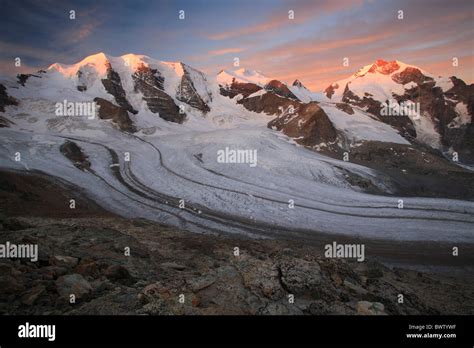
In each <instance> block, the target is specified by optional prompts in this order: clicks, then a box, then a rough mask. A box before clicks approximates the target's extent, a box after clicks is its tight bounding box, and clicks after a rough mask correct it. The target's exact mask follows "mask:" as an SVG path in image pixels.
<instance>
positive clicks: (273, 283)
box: [0, 173, 474, 315]
mask: <svg viewBox="0 0 474 348" xmlns="http://www.w3.org/2000/svg"><path fill="white" fill-rule="evenodd" d="M1 178H2V180H1V181H0V183H1V185H0V207H1V211H2V215H1V216H0V243H5V242H6V241H9V242H10V243H16V244H37V245H38V248H39V259H38V261H37V262H30V261H29V260H11V259H0V313H1V314H152V315H154V314H158V315H168V314H313V315H320V314H362V315H366V314H381V315H384V314H473V313H474V283H473V281H472V277H470V278H469V277H467V276H466V275H456V277H454V276H447V275H441V274H429V273H421V272H418V271H410V270H405V269H401V268H388V267H386V266H383V265H382V264H381V263H379V262H377V261H374V259H372V258H370V257H369V258H367V259H366V261H365V262H362V263H361V262H356V261H353V262H352V261H346V260H338V259H327V258H325V257H324V255H323V249H322V248H321V247H317V246H314V245H304V244H301V243H298V242H296V241H284V240H249V239H247V238H239V237H232V236H216V235H199V234H193V233H189V232H186V231H180V230H177V229H175V228H170V227H167V226H163V225H160V224H157V223H153V222H149V221H145V220H138V219H137V220H133V219H132V220H131V219H123V218H120V217H116V216H113V215H111V214H109V213H107V212H105V211H103V210H101V209H100V208H98V207H97V206H96V205H94V204H93V203H92V202H90V201H87V200H86V199H85V198H81V199H82V200H79V202H81V206H82V209H80V211H79V210H78V212H77V215H76V216H75V217H70V216H72V215H71V211H70V210H69V209H68V208H67V204H63V203H62V202H65V201H66V199H65V198H66V197H68V194H67V192H68V190H70V189H71V188H68V187H67V186H65V185H59V184H57V183H51V182H50V181H48V180H47V179H46V178H44V177H41V176H37V175H30V174H29V175H19V174H11V173H10V174H8V173H2V176H1ZM32 180H35V182H36V183H38V182H39V180H43V181H44V182H42V185H31V186H29V184H31V181H32ZM45 188H46V190H44V189H45ZM25 192H29V195H27V194H26V193H25ZM76 195H77V192H76ZM47 207H50V208H49V210H47V209H46V208H47ZM75 214H76V213H75ZM68 216H69V217H68ZM235 248H239V254H238V255H236V253H235V251H236V249H235ZM127 251H130V253H129V255H128V253H127ZM71 294H74V295H75V300H76V301H75V303H70V295H71ZM400 294H401V295H403V303H399V302H398V300H399V295H400ZM290 295H293V296H294V303H293V301H291V296H290ZM180 300H181V301H180Z"/></svg>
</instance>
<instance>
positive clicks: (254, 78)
mask: <svg viewBox="0 0 474 348" xmlns="http://www.w3.org/2000/svg"><path fill="white" fill-rule="evenodd" d="M234 80H235V81H236V82H241V83H254V84H256V85H258V86H261V87H263V86H264V85H265V84H267V83H268V82H269V81H271V80H272V79H271V78H269V77H267V76H265V75H263V74H262V73H261V72H260V71H258V70H249V69H245V68H240V69H237V70H222V71H221V72H220V73H219V74H218V75H217V82H218V83H219V84H220V85H230V84H232V82H233V81H234Z"/></svg>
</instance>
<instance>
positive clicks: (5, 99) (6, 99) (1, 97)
mask: <svg viewBox="0 0 474 348" xmlns="http://www.w3.org/2000/svg"><path fill="white" fill-rule="evenodd" d="M7 105H18V101H17V100H16V99H15V98H13V97H11V96H9V95H8V94H7V88H6V87H5V86H4V85H2V84H1V83H0V112H5V106H7Z"/></svg>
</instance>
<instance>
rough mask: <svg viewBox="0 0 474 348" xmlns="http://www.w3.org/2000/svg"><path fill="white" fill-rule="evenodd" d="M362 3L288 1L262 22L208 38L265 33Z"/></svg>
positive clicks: (349, 0) (348, 0) (357, 0)
mask: <svg viewBox="0 0 474 348" xmlns="http://www.w3.org/2000/svg"><path fill="white" fill-rule="evenodd" d="M362 3H363V0H338V1H322V2H321V1H309V2H304V3H298V2H296V3H295V2H289V3H288V5H287V9H286V10H284V11H283V10H280V11H278V12H272V13H271V14H270V16H269V17H268V18H267V19H266V20H265V21H263V22H262V23H258V24H255V25H252V26H248V27H243V28H242V27H241V28H236V29H234V30H227V31H223V32H221V33H214V34H210V35H208V38H209V39H211V40H227V39H230V38H235V37H242V36H247V35H255V34H260V33H265V32H269V31H272V30H275V29H282V28H283V27H285V26H289V25H295V24H301V23H304V22H306V21H308V20H310V19H314V18H316V17H318V16H321V15H324V14H327V13H329V12H335V11H341V10H344V9H348V8H351V7H357V6H360V5H361V4H362ZM289 11H293V14H294V18H292V19H290V18H289Z"/></svg>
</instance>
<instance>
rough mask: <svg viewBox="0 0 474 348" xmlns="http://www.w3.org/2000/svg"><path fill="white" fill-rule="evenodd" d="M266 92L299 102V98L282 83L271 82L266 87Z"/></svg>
mask: <svg viewBox="0 0 474 348" xmlns="http://www.w3.org/2000/svg"><path fill="white" fill-rule="evenodd" d="M264 88H265V90H267V91H269V92H273V93H275V94H276V95H279V96H281V97H284V98H289V99H293V100H298V98H297V97H296V96H295V95H294V94H293V93H292V92H291V91H290V90H289V88H288V87H287V86H286V85H285V84H284V83H283V82H281V81H278V80H271V81H269V82H268V83H267V84H266V85H265V87H264Z"/></svg>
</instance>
